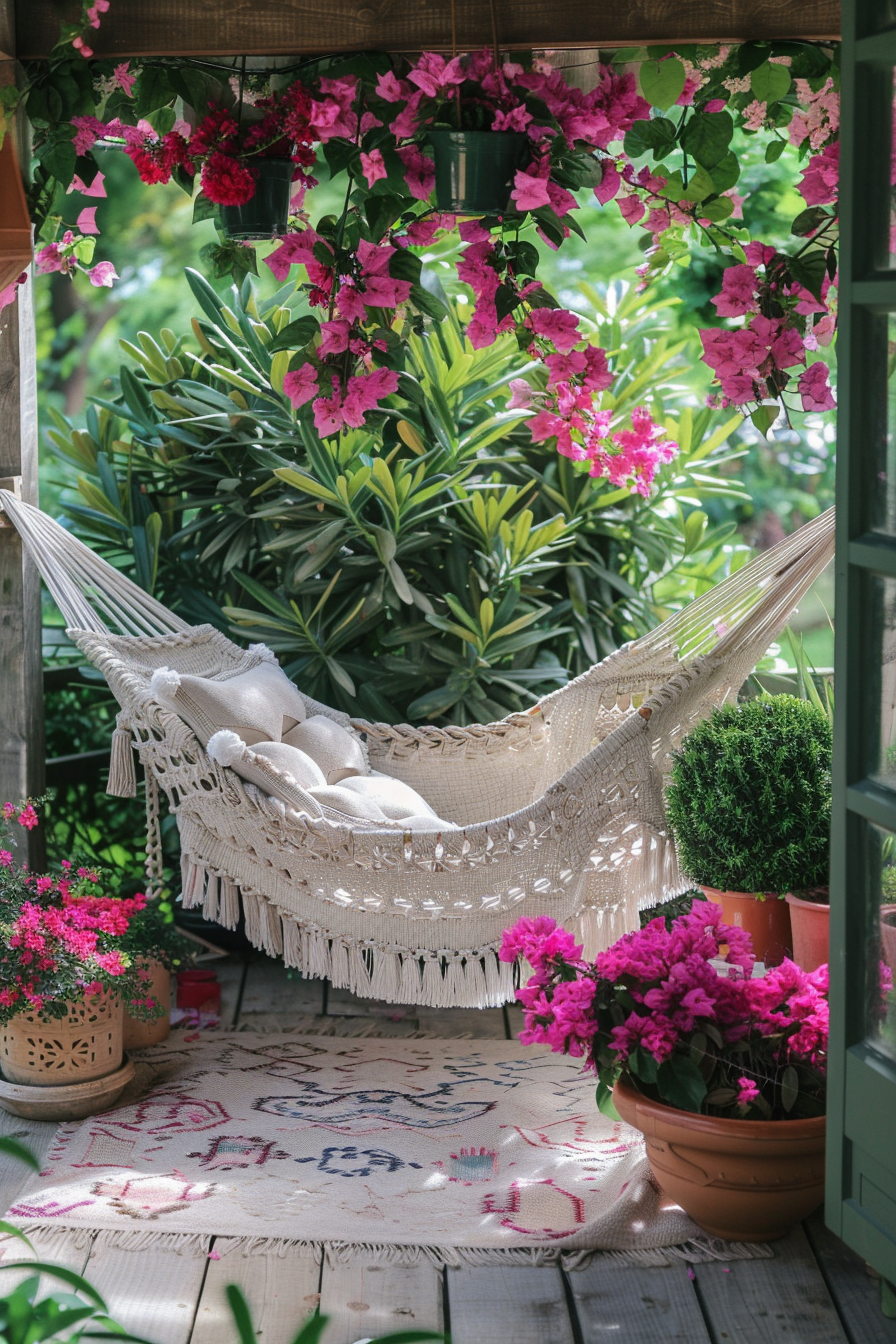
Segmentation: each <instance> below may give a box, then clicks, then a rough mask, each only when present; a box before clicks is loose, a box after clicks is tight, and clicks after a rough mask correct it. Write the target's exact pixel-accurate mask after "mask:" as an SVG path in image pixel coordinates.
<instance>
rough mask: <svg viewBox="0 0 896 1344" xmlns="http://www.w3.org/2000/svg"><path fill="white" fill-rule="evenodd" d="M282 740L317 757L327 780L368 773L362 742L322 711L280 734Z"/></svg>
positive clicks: (315, 759)
mask: <svg viewBox="0 0 896 1344" xmlns="http://www.w3.org/2000/svg"><path fill="white" fill-rule="evenodd" d="M283 741H284V742H285V743H286V744H287V745H288V746H290V747H298V748H299V750H300V751H304V752H306V753H307V755H309V756H310V757H311V759H312V760H314V761H317V764H318V765H319V766H320V768H321V770H322V771H323V772H324V775H325V776H326V781H327V783H328V784H339V783H341V782H342V780H344V779H348V778H349V776H351V775H366V774H367V768H368V767H367V761H366V760H365V757H364V750H363V748H362V746H361V743H360V742H359V741H358V739H357V738H356V737H353V736H352V734H351V733H350V732H349V731H348V729H346V728H343V727H342V726H341V725H340V724H338V723H334V722H333V720H332V719H328V718H327V717H326V715H325V714H312V716H311V717H310V718H309V719H306V720H305V721H304V723H299V724H296V726H295V727H293V728H290V729H289V731H288V732H285V733H284V734H283Z"/></svg>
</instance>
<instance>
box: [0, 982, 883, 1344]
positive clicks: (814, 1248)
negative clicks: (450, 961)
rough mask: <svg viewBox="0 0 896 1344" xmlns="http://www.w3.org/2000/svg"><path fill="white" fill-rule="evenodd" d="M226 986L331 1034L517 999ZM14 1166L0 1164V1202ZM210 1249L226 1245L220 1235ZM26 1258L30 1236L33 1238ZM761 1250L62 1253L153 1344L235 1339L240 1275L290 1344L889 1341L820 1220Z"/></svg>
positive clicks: (9, 1120) (8, 1125) (378, 1029)
mask: <svg viewBox="0 0 896 1344" xmlns="http://www.w3.org/2000/svg"><path fill="white" fill-rule="evenodd" d="M216 969H218V973H219V977H220V979H221V981H222V984H223V986H224V1006H223V1013H222V1027H223V1028H224V1029H231V1030H232V1029H234V1028H235V1029H237V1030H241V1031H253V1030H255V1031H258V1030H260V1031H284V1030H289V1029H290V1028H291V1027H294V1026H299V1025H301V1022H300V1019H302V1018H305V1019H307V1017H309V1016H315V1017H317V1016H327V1017H329V1018H331V1019H332V1025H333V1029H334V1032H335V1033H340V1034H341V1032H343V1031H344V1032H345V1033H346V1034H355V1031H356V1029H357V1025H358V1023H357V1019H358V1018H359V1017H365V1018H369V1019H371V1028H372V1030H374V1031H375V1034H377V1035H379V1034H383V1035H389V1036H406V1035H410V1034H411V1033H414V1032H417V1031H425V1032H426V1033H427V1034H431V1035H440V1036H446V1037H451V1036H463V1035H469V1036H472V1037H510V1036H511V1035H512V1033H513V1030H514V1027H515V1026H516V1010H515V1009H510V1010H502V1009H492V1010H488V1011H484V1012H480V1011H477V1010H475V1009H453V1010H451V1009H448V1010H444V1009H438V1010H436V1009H425V1008H424V1009H417V1008H408V1009H401V1008H396V1007H394V1006H392V1005H388V1004H377V1003H370V1002H368V1001H365V1000H360V999H356V998H355V997H354V996H353V995H352V994H349V993H347V992H346V991H344V990H334V989H331V988H329V987H328V986H326V985H325V984H323V983H322V982H320V981H297V980H296V979H291V978H288V976H287V973H286V972H285V970H284V968H283V967H282V965H279V964H277V963H273V962H270V961H267V960H266V959H258V960H252V961H250V962H248V963H242V962H240V961H237V960H231V961H228V962H227V963H216ZM53 1129H54V1127H53V1126H50V1125H38V1124H33V1123H30V1122H28V1121H23V1120H17V1119H15V1118H14V1117H13V1116H9V1115H6V1114H5V1113H4V1112H0V1133H6V1134H16V1135H18V1136H20V1137H21V1138H23V1139H24V1140H25V1141H27V1142H28V1143H30V1144H31V1146H32V1147H33V1148H35V1149H36V1150H37V1151H38V1152H46V1150H47V1147H48V1145H49V1142H50V1139H51V1137H52V1134H53ZM27 1179H28V1178H27V1176H23V1175H22V1174H21V1169H20V1168H19V1167H17V1166H16V1167H10V1166H7V1167H5V1168H3V1169H2V1170H0V1207H2V1208H3V1209H5V1208H6V1207H7V1206H8V1205H9V1204H10V1203H11V1202H12V1201H13V1200H14V1199H15V1198H16V1195H17V1194H18V1191H19V1190H20V1189H21V1188H22V1186H23V1185H24V1183H25V1181H26V1180H27ZM215 1245H216V1246H217V1247H218V1249H219V1251H221V1250H224V1249H226V1238H219V1239H218V1240H217V1242H216V1243H215ZM35 1249H36V1251H37V1253H38V1254H40V1252H41V1247H40V1245H39V1244H38V1245H37V1246H36V1248H35ZM775 1252H776V1254H775V1258H774V1259H772V1260H751V1261H739V1262H737V1261H735V1262H732V1263H731V1264H729V1265H721V1264H717V1263H716V1264H710V1265H695V1266H694V1267H693V1269H692V1270H689V1269H688V1268H687V1267H686V1266H684V1265H680V1266H672V1267H669V1268H664V1269H644V1268H641V1267H638V1266H634V1265H630V1264H625V1263H617V1262H614V1261H612V1260H607V1259H598V1260H596V1261H594V1262H593V1263H592V1264H591V1265H590V1266H589V1267H588V1268H587V1269H584V1270H578V1271H575V1272H573V1273H569V1274H565V1273H563V1272H562V1271H561V1270H559V1269H557V1268H550V1267H548V1268H542V1269H522V1268H508V1269H503V1268H494V1267H489V1268H477V1269H458V1270H446V1271H440V1270H436V1269H434V1268H432V1267H430V1266H427V1265H419V1266H415V1267H413V1268H390V1267H385V1268H384V1267H379V1268H375V1267H373V1266H370V1265H364V1264H363V1263H358V1262H356V1263H353V1264H352V1265H351V1266H347V1267H332V1268H331V1267H328V1266H324V1267H323V1268H321V1267H320V1266H318V1265H317V1264H315V1262H314V1260H313V1259H312V1258H311V1257H310V1256H303V1255H301V1254H298V1253H294V1254H290V1255H286V1256H284V1257H277V1256H275V1255H266V1256H253V1257H251V1258H243V1257H242V1256H239V1257H238V1256H236V1255H234V1256H224V1257H223V1258H222V1259H220V1260H212V1259H208V1258H206V1257H205V1256H200V1257H197V1256H187V1255H184V1256H178V1255H176V1254H172V1253H167V1254H166V1253H159V1252H155V1253H148V1252H140V1253H137V1252H133V1251H122V1250H119V1249H116V1248H113V1247H110V1246H108V1245H107V1244H105V1240H104V1237H103V1234H102V1233H99V1234H97V1235H96V1236H95V1237H94V1238H93V1239H92V1241H90V1242H89V1244H87V1245H82V1246H81V1248H80V1249H77V1248H76V1246H75V1240H74V1238H73V1239H72V1243H71V1245H70V1246H68V1247H67V1248H66V1250H65V1251H64V1253H63V1254H62V1256H60V1253H59V1250H58V1246H57V1247H56V1248H55V1258H56V1259H57V1261H58V1260H59V1259H62V1260H63V1262H64V1263H66V1264H68V1265H69V1266H70V1267H71V1268H72V1269H76V1270H78V1271H80V1272H84V1273H86V1274H87V1276H88V1277H89V1278H90V1280H91V1281H92V1282H93V1283H94V1284H95V1286H96V1287H97V1288H98V1289H99V1290H100V1292H102V1293H103V1295H104V1296H105V1298H106V1300H107V1302H108V1303H109V1306H110V1310H111V1312H112V1314H113V1316H115V1317H116V1318H117V1319H118V1320H120V1321H121V1322H122V1323H123V1324H124V1325H126V1326H128V1327H129V1328H130V1329H132V1330H134V1332H135V1333H139V1334H141V1335H143V1336H145V1337H146V1338H148V1339H151V1340H154V1341H157V1342H158V1344H235V1335H234V1332H233V1327H232V1325H231V1324H230V1316H229V1313H228V1311H227V1308H226V1305H225V1300H224V1288H225V1286H226V1285H227V1284H228V1283H232V1282H237V1283H239V1284H240V1286H241V1287H242V1288H243V1290H244V1292H245V1293H246V1296H247V1297H248V1299H249V1301H250V1303H251V1304H252V1307H253V1311H254V1313H255V1324H256V1330H257V1332H258V1334H257V1337H258V1339H259V1341H260V1344H289V1341H291V1340H292V1338H293V1336H294V1335H295V1333H296V1331H297V1329H298V1327H299V1325H300V1323H301V1321H302V1320H303V1319H304V1318H305V1317H306V1316H307V1315H308V1314H309V1313H310V1312H312V1311H313V1310H315V1308H316V1307H318V1305H319V1307H320V1310H321V1311H322V1312H323V1313H325V1314H326V1315H327V1316H329V1317H330V1326H329V1329H328V1331H327V1333H326V1334H325V1336H324V1344H356V1342H357V1341H362V1340H366V1339H368V1338H369V1337H370V1336H373V1335H378V1334H381V1333H386V1332H387V1331H393V1330H400V1329H407V1328H408V1327H409V1326H410V1325H412V1324H413V1325H418V1326H421V1327H427V1328H432V1329H444V1330H450V1333H451V1338H452V1341H453V1344H772V1341H774V1342H775V1344H777V1341H785V1342H786V1344H896V1321H892V1320H887V1319H886V1318H885V1317H884V1316H883V1315H882V1314H881V1311H880V1306H879V1302H880V1291H879V1284H878V1283H877V1282H876V1281H875V1280H873V1279H872V1278H871V1277H870V1276H869V1275H868V1274H867V1273H866V1271H865V1268H864V1266H863V1265H862V1263H861V1261H860V1260H859V1259H858V1258H857V1257H856V1256H854V1255H853V1254H852V1252H851V1251H849V1250H848V1249H847V1248H846V1247H845V1246H844V1245H843V1244H842V1243H841V1242H840V1241H838V1240H837V1238H836V1237H834V1236H832V1234H831V1233H830V1232H828V1231H827V1230H826V1228H825V1227H824V1225H823V1223H822V1221H821V1219H820V1217H818V1216H816V1217H814V1218H812V1219H810V1220H808V1221H807V1222H806V1223H805V1224H803V1225H802V1226H801V1227H798V1228H796V1229H795V1230H794V1231H793V1232H792V1233H791V1234H790V1235H789V1236H788V1237H787V1238H785V1239H784V1240H783V1241H781V1242H778V1243H777V1244H776V1246H775Z"/></svg>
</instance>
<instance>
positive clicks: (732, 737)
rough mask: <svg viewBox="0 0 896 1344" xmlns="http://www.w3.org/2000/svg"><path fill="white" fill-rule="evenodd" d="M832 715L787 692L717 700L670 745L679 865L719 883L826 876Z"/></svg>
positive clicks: (733, 886)
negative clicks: (673, 748) (676, 745)
mask: <svg viewBox="0 0 896 1344" xmlns="http://www.w3.org/2000/svg"><path fill="white" fill-rule="evenodd" d="M831 747H832V737H831V725H830V723H829V722H828V720H827V718H826V717H825V715H824V714H823V713H822V712H821V710H819V709H817V708H816V707H815V706H814V705H812V704H810V703H809V702H808V701H806V700H798V699H796V697H795V696H792V695H763V696H759V697H757V698H756V699H754V700H745V701H744V702H743V703H742V704H738V705H725V706H724V707H723V708H722V709H714V710H713V711H712V713H711V714H710V716H709V718H708V719H705V720H704V721H703V723H701V724H699V725H698V726H697V727H696V728H695V729H694V731H693V732H692V733H689V734H688V736H687V737H686V738H685V739H684V741H683V743H682V747H681V750H680V751H677V752H675V753H674V755H673V763H672V777H671V783H670V785H669V788H668V791H667V794H666V805H667V810H668V818H669V822H670V824H671V826H672V829H673V831H674V834H675V840H676V843H677V845H678V857H679V861H680V863H681V867H682V869H683V871H684V872H685V873H686V874H687V876H688V877H689V878H691V879H692V880H693V881H694V882H698V883H700V884H701V885H702V886H707V887H716V888H718V889H719V890H720V891H753V892H778V893H783V892H786V891H793V890H799V889H801V888H804V887H813V886H820V885H822V884H823V883H826V882H827V880H828V848H829V841H830V825H831Z"/></svg>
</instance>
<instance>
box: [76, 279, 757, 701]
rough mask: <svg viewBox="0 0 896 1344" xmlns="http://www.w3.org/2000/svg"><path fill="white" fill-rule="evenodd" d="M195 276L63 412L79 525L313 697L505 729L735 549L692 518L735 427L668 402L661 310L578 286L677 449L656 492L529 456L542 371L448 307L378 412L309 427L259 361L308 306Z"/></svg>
mask: <svg viewBox="0 0 896 1344" xmlns="http://www.w3.org/2000/svg"><path fill="white" fill-rule="evenodd" d="M189 279H190V283H191V285H192V287H193V291H194V294H195V295H196V298H197V303H198V304H199V305H200V306H201V309H202V313H203V316H202V317H201V318H200V319H198V320H197V321H195V322H194V323H193V331H192V333H191V334H190V335H189V336H183V337H176V336H175V335H174V334H173V333H172V332H170V331H163V332H162V333H160V335H159V338H158V340H156V339H154V338H152V337H150V336H149V335H147V334H146V333H142V334H141V335H140V337H139V344H138V345H130V346H126V352H127V354H128V356H129V360H130V363H129V364H128V365H125V366H124V367H123V368H122V369H121V371H120V375H119V377H118V379H117V380H115V381H114V383H113V384H112V387H111V390H110V395H109V396H108V397H106V398H104V399H103V400H102V401H99V402H98V404H97V405H96V406H91V407H90V408H89V409H88V412H87V415H86V424H85V426H84V428H83V429H76V428H75V427H74V426H73V425H72V424H71V423H70V422H68V421H66V420H65V419H64V418H63V417H61V416H59V415H54V420H55V423H56V429H55V430H54V431H52V432H51V434H50V438H51V439H52V440H53V442H54V443H55V445H56V448H57V450H58V452H59V454H60V457H61V459H62V461H63V462H64V464H65V470H66V473H67V476H68V484H69V485H72V484H74V483H75V481H77V491H76V492H75V491H67V492H66V495H65V507H66V512H67V514H68V519H69V525H70V526H72V527H73V529H74V530H75V531H76V532H77V533H78V534H79V535H80V536H81V537H82V538H83V539H84V540H86V541H87V542H88V543H89V544H90V545H91V546H93V547H94V548H95V549H97V550H99V551H100V552H101V553H103V554H105V555H106V556H107V558H108V559H110V560H111V561H112V563H113V564H116V565H117V566H119V567H121V568H123V569H124V570H125V571H126V572H128V573H130V574H131V575H133V577H134V578H135V579H136V581H137V582H138V583H140V584H141V585H142V586H143V587H145V588H147V589H148V590H149V591H152V592H154V594H155V596H157V597H158V598H160V599H161V600H162V601H163V602H165V603H166V604H167V605H169V606H171V607H172V608H173V609H174V610H176V611H178V612H179V613H180V614H181V615H182V616H184V617H185V618H186V619H187V620H190V621H194V622H200V621H210V622H212V623H213V624H215V625H217V626H218V627H219V628H221V629H223V630H225V631H227V632H228V633H230V634H233V635H235V637H236V638H237V639H239V640H241V641H246V642H250V641H256V640H261V641H263V642H265V643H266V644H268V645H269V646H270V647H271V648H272V649H274V651H275V652H276V653H277V655H278V657H279V658H280V661H281V663H282V664H283V666H284V668H285V670H286V671H287V673H288V674H289V675H290V676H292V677H293V678H294V679H295V680H296V682H297V683H298V684H299V685H300V686H301V687H302V689H303V690H304V691H306V692H307V693H309V694H311V695H313V696H314V697H315V698H317V699H319V700H323V701H325V702H326V703H328V704H333V705H336V706H338V707H340V708H344V709H347V710H349V711H351V712H353V713H355V714H363V715H367V716H368V717H373V718H377V719H385V720H389V721H392V722H395V721H402V720H410V721H415V720H418V721H419V720H429V721H442V722H444V721H446V720H447V721H449V722H455V723H459V724H464V723H469V722H471V721H472V722H475V721H479V722H483V721H488V720H490V719H496V718H501V717H503V716H504V715H506V714H508V713H510V712H513V711H517V710H520V709H524V708H526V707H527V706H528V705H529V704H531V703H532V701H533V700H534V699H536V698H537V697H538V696H539V695H542V694H544V693H545V692H547V691H549V690H551V689H553V688H555V687H556V686H558V685H560V684H562V683H563V682H564V681H565V680H566V679H567V676H569V675H577V674H578V673H580V672H582V671H584V670H585V668H587V667H588V666H589V665H590V664H591V663H592V662H596V661H598V660H599V659H600V658H601V657H603V656H605V655H606V654H607V653H609V652H611V651H612V650H613V649H615V648H616V647H618V645H619V644H620V643H622V642H623V641H624V640H626V639H630V638H632V637H633V636H636V635H638V634H640V633H642V632H643V631H645V630H647V629H650V628H651V627H652V626H654V625H655V624H656V623H657V622H658V621H659V620H661V619H663V617H664V616H665V615H667V614H668V613H669V611H671V610H673V609H675V608H677V607H679V606H681V605H683V604H684V603H686V602H687V601H689V600H690V599H691V598H692V597H694V596H695V595H697V594H699V593H701V592H703V591H705V590H706V589H708V588H710V587H712V585H713V584H714V583H716V582H717V581H718V580H719V579H720V578H723V577H724V576H725V575H726V574H727V573H728V572H730V571H731V569H733V568H735V567H736V566H737V565H738V564H739V563H740V562H741V561H742V560H743V559H745V558H746V552H745V548H743V547H740V546H738V545H737V543H736V539H735V537H734V526H733V523H732V524H728V525H724V524H723V525H722V526H719V527H715V528H714V527H712V526H710V525H709V522H708V517H707V513H706V512H705V511H704V509H703V508H702V507H701V505H702V503H703V502H704V501H706V502H707V504H708V503H709V501H717V500H719V499H727V500H731V499H735V500H736V499H739V498H741V497H742V491H741V490H740V489H739V487H738V486H737V485H736V484H735V483H733V482H732V481H731V479H730V478H729V477H727V476H726V475H725V474H724V473H725V471H726V470H728V469H729V467H730V464H731V461H732V459H733V458H735V457H737V456H739V452H738V451H737V450H732V449H731V448H730V446H729V445H728V443H727V435H728V434H729V433H730V432H731V431H732V430H733V428H734V427H735V426H736V424H737V423H738V421H737V418H736V417H735V418H734V419H733V420H732V419H729V418H727V417H725V416H720V415H719V414H718V413H717V412H712V411H710V410H708V409H706V408H703V409H702V410H698V411H694V410H692V409H691V407H690V406H683V405H682V401H683V397H682V392H681V386H680V382H679V380H680V378H681V376H682V373H683V371H686V368H687V359H686V357H685V352H684V348H683V346H682V345H681V344H673V343H672V342H671V341H670V340H669V337H668V332H667V326H668V309H669V307H670V305H669V304H668V303H666V304H663V303H661V302H658V301H657V300H656V299H655V298H652V297H651V296H650V295H647V294H644V295H641V294H637V293H636V292H635V291H634V290H626V289H625V287H624V286H618V287H613V288H612V289H611V290H610V291H608V292H605V293H604V294H603V295H601V294H599V293H597V292H596V291H593V292H592V293H591V297H590V299H589V302H590V303H591V321H592V323H593V326H594V329H595V331H596V333H597V335H598V338H599V340H600V342H601V344H602V345H603V346H604V347H605V348H606V349H607V350H608V352H609V354H610V358H611V361H612V364H613V367H614V372H615V374H616V378H615V382H614V405H615V411H614V413H618V414H619V415H625V414H627V413H628V412H629V411H630V410H631V408H632V407H633V406H635V405H638V404H642V403H644V402H648V403H649V404H650V406H651V410H652V413H653V414H654V416H655V418H657V419H659V420H660V421H662V422H663V423H664V424H665V427H666V429H667V432H668V433H669V435H670V437H672V438H673V439H675V440H676V441H677V442H678V443H680V445H681V449H682V451H681V453H680V455H679V457H678V458H677V459H676V460H675V462H674V463H672V464H671V465H670V466H668V467H666V468H664V469H663V471H662V472H661V473H660V475H659V477H658V480H657V488H656V490H655V493H654V495H653V497H652V498H651V499H649V500H646V499H642V498H641V497H640V496H638V495H632V494H630V493H629V492H628V491H627V490H625V489H616V488H614V487H612V486H611V485H610V484H609V482H608V481H606V480H605V479H594V478H591V477H589V476H588V475H582V474H580V473H579V472H577V471H576V470H575V469H574V467H573V464H572V463H571V462H569V461H568V460H567V459H566V458H563V457H560V456H559V455H558V454H557V452H556V451H555V450H554V449H553V448H552V447H551V448H546V447H543V446H537V447H536V446H533V445H532V443H531V435H530V434H529V431H528V430H527V429H526V427H525V423H524V421H525V414H524V413H521V412H520V411H518V410H508V408H507V399H508V384H509V382H510V380H511V379H512V378H514V377H529V378H532V379H535V378H536V377H537V376H538V375H537V373H536V372H534V371H533V366H532V362H531V361H530V360H529V358H528V356H527V355H526V354H525V352H522V351H520V350H519V348H518V347H517V344H516V342H515V340H514V339H513V337H512V336H509V335H508V336H505V337H503V338H501V339H500V340H499V341H497V342H496V343H495V344H494V345H493V346H491V347H489V348H487V349H484V350H474V349H472V347H471V346H470V344H469V342H468V341H467V340H466V338H465V333H464V328H463V325H462V323H461V322H460V321H459V320H458V317H457V315H456V312H455V310H454V308H453V307H449V309H448V315H447V317H446V318H445V320H444V321H442V322H441V323H437V322H433V321H431V320H429V319H420V321H419V328H418V329H416V330H415V334H413V335H412V336H411V337H410V341H409V348H408V361H407V366H406V370H405V371H404V372H403V373H402V380H401V386H400V390H399V392H398V394H396V395H395V396H393V397H392V398H390V400H389V404H388V407H387V408H386V409H384V410H383V412H382V413H381V414H380V415H379V417H378V419H377V420H376V423H372V424H371V425H370V426H369V427H367V426H365V428H363V429H357V430H350V431H346V432H344V433H343V434H342V435H341V437H339V438H332V439H328V440H326V441H325V442H321V440H320V439H319V438H318V437H317V436H316V435H315V434H314V432H313V430H312V429H311V428H310V426H309V425H308V423H307V421H303V420H302V419H301V417H297V416H296V413H295V412H294V411H293V409H292V407H291V406H290V404H289V401H288V399H287V398H286V397H285V396H284V395H283V393H282V390H281V389H282V381H283V371H284V368H285V364H283V362H282V359H281V356H283V357H284V358H285V357H286V352H283V351H280V352H279V353H277V352H275V353H274V354H273V355H272V354H271V353H270V348H271V347H272V346H274V345H275V342H276V339H277V333H278V332H279V331H280V330H281V328H283V327H284V324H286V323H287V322H288V321H290V320H291V319H293V318H294V316H295V313H296V312H297V311H298V308H294V309H287V308H286V307H284V306H282V302H281V301H282V299H283V295H280V296H278V297H277V298H275V299H274V300H271V301H269V302H267V303H265V302H262V301H261V300H260V299H259V298H258V297H257V296H256V294H255V293H254V292H253V290H252V289H251V286H250V285H249V284H248V283H245V284H244V285H243V286H242V287H241V288H240V290H239V291H236V290H234V291H233V294H232V297H231V298H230V299H229V301H228V302H227V303H224V302H222V300H221V299H219V298H218V296H217V295H216V294H214V292H213V291H212V290H211V289H210V288H209V287H208V286H207V285H206V284H205V282H204V281H202V279H201V277H199V276H198V275H196V274H190V276H189ZM293 300H295V301H296V303H297V304H298V303H299V302H300V301H301V296H299V297H298V298H296V296H292V297H291V299H290V301H291V302H292V301H293ZM458 311H460V310H458ZM667 407H668V408H667ZM673 407H674V408H675V413H672V408H673Z"/></svg>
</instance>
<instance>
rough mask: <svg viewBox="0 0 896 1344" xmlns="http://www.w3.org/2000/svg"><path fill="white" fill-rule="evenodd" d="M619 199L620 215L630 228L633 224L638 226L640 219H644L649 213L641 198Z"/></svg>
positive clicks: (622, 197)
mask: <svg viewBox="0 0 896 1344" xmlns="http://www.w3.org/2000/svg"><path fill="white" fill-rule="evenodd" d="M618 199H619V213H620V214H621V215H622V218H623V219H624V220H625V222H626V224H628V225H629V227H631V226H632V225H633V224H637V222H638V220H639V219H643V218H644V216H645V214H646V213H647V207H646V206H645V204H644V202H643V201H642V200H641V198H640V196H620V197H619V198H618Z"/></svg>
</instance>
